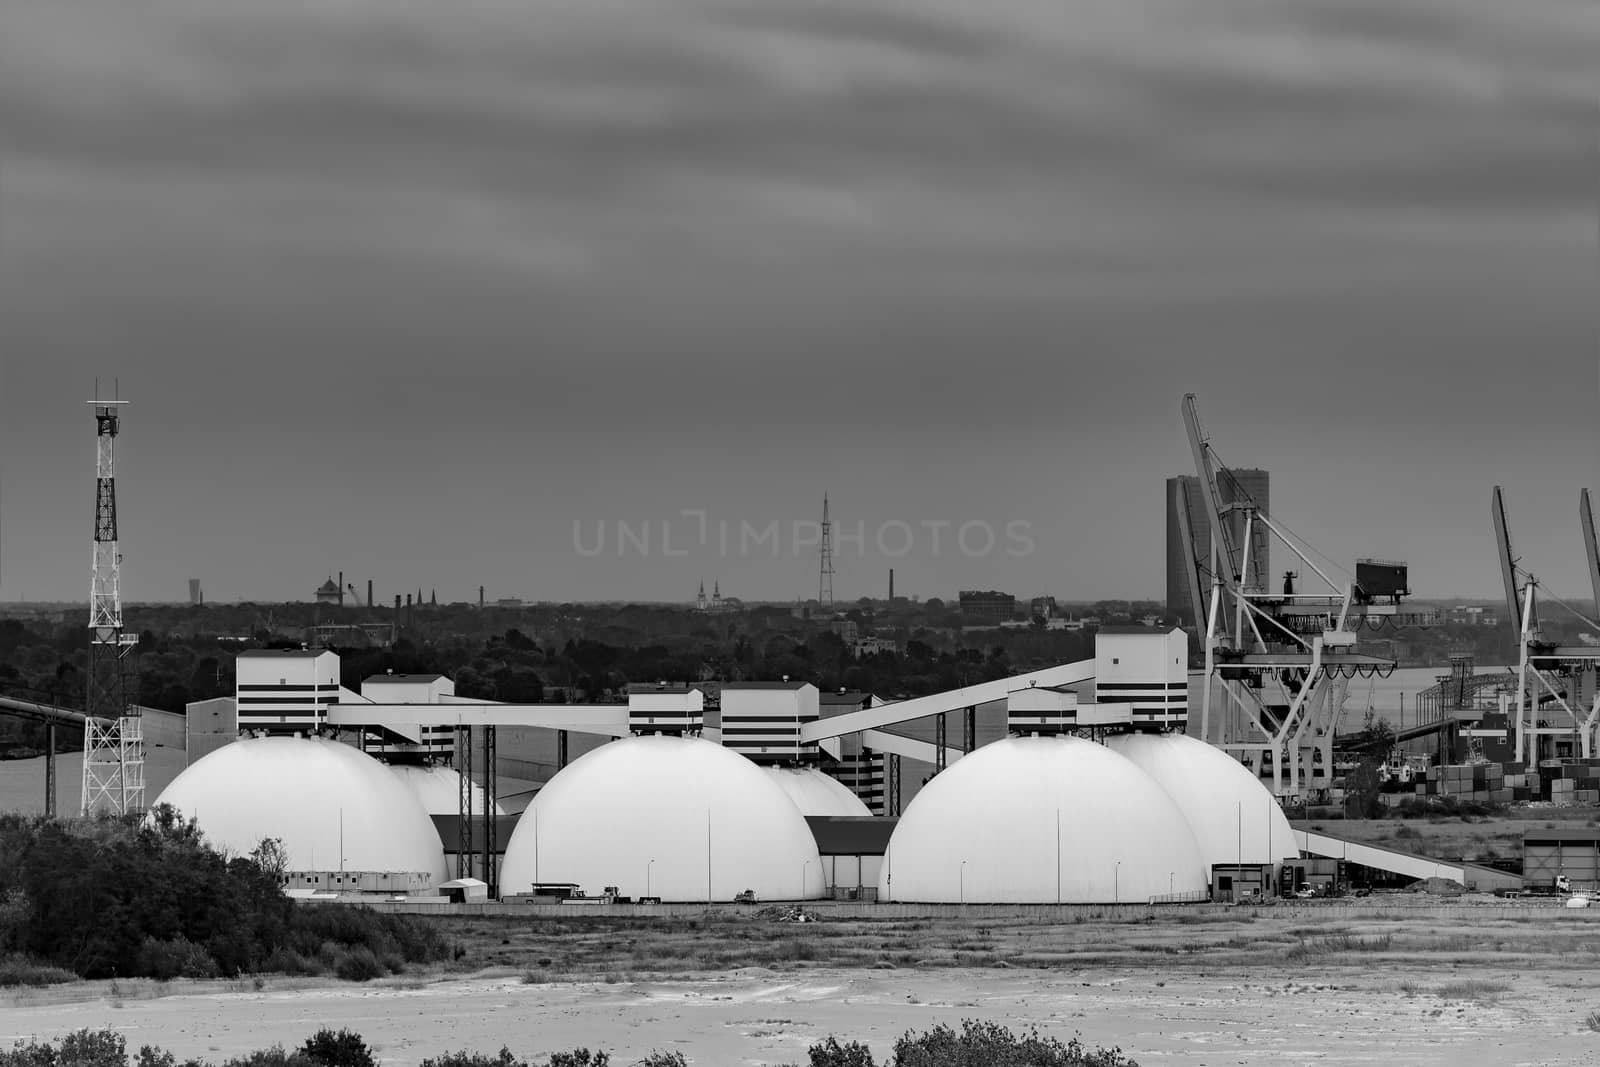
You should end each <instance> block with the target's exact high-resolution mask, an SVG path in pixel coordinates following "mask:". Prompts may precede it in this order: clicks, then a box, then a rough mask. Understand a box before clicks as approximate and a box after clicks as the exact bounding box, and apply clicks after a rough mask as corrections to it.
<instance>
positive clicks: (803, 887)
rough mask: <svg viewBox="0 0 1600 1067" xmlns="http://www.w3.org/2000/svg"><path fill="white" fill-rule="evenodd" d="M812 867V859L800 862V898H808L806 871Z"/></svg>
mask: <svg viewBox="0 0 1600 1067" xmlns="http://www.w3.org/2000/svg"><path fill="white" fill-rule="evenodd" d="M810 869H811V861H810V860H806V861H805V862H804V863H802V864H800V899H801V900H804V899H806V872H807V871H809V870H810Z"/></svg>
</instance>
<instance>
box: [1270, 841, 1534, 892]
mask: <svg viewBox="0 0 1600 1067" xmlns="http://www.w3.org/2000/svg"><path fill="white" fill-rule="evenodd" d="M1294 839H1295V845H1296V846H1297V847H1298V848H1299V849H1300V851H1301V853H1302V854H1304V855H1307V856H1322V857H1325V858H1328V859H1336V860H1344V861H1345V862H1346V863H1359V864H1360V865H1361V866H1363V867H1370V868H1372V869H1373V870H1376V871H1387V872H1388V873H1390V874H1398V875H1400V876H1402V877H1405V878H1416V879H1422V878H1448V879H1450V880H1451V881H1454V882H1460V883H1461V884H1462V885H1464V886H1466V887H1467V888H1468V889H1475V890H1478V891H1480V892H1484V893H1491V892H1493V891H1494V890H1496V889H1520V888H1522V877H1521V876H1520V875H1516V874H1512V873H1510V872H1509V871H1502V870H1497V869H1495V868H1493V867H1482V866H1479V865H1478V864H1475V863H1462V862H1460V861H1447V860H1435V859H1430V858H1428V857H1427V856H1419V855H1417V854H1416V853H1413V852H1402V851H1400V850H1399V849H1393V848H1384V847H1383V846H1381V845H1371V844H1365V843H1362V842H1360V841H1352V840H1350V839H1349V838H1346V837H1339V836H1338V835H1336V834H1328V833H1319V832H1317V831H1314V830H1295V831H1294Z"/></svg>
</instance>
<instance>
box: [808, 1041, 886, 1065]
mask: <svg viewBox="0 0 1600 1067" xmlns="http://www.w3.org/2000/svg"><path fill="white" fill-rule="evenodd" d="M810 1055H811V1067H876V1065H875V1064H874V1063H873V1062H872V1052H871V1050H870V1049H868V1048H867V1046H865V1045H863V1044H861V1043H860V1042H859V1041H852V1042H850V1043H849V1044H848V1045H841V1044H839V1040H838V1038H835V1037H834V1036H833V1035H831V1034H830V1035H828V1039H827V1040H826V1041H818V1042H817V1043H816V1044H815V1045H812V1046H811V1052H810Z"/></svg>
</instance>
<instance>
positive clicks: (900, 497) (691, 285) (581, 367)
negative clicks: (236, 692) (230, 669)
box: [0, 0, 1600, 600]
mask: <svg viewBox="0 0 1600 1067" xmlns="http://www.w3.org/2000/svg"><path fill="white" fill-rule="evenodd" d="M0 13H3V14H0V328H3V338H0V344H3V347H0V353H3V358H4V360H5V363H4V367H3V372H0V373H3V376H0V404H3V408H0V460H3V493H4V496H3V499H0V599H4V600H16V599H18V598H23V597H25V598H27V599H30V600H31V599H44V598H60V599H67V598H74V599H82V598H84V597H86V595H87V591H88V586H89V568H88V564H89V560H90V552H89V541H90V539H91V536H92V532H93V531H92V526H91V514H92V497H93V486H92V477H93V466H94V427H93V421H92V419H91V417H90V414H89V410H88V408H87V407H85V405H84V403H83V401H85V400H86V399H89V397H90V395H91V393H92V391H93V388H94V381H95V379H96V377H98V378H99V379H100V383H101V390H102V393H106V392H109V389H110V383H111V381H112V380H113V379H114V378H120V382H121V395H122V396H123V397H124V398H126V399H129V400H131V401H133V403H132V405H131V407H130V408H129V409H128V411H127V413H126V420H125V423H124V432H123V436H122V438H121V439H120V445H121V449H120V454H119V460H120V470H119V489H120V503H121V512H122V547H123V552H124V591H125V594H126V596H127V597H128V598H129V599H133V600H181V599H183V598H185V597H186V595H187V590H186V586H185V579H187V578H190V577H198V578H200V579H202V581H203V583H204V586H205V589H206V592H207V596H208V598H209V599H211V600H233V599H236V598H241V597H242V598H247V599H279V600H282V599H308V598H309V597H310V594H311V592H312V590H313V589H314V588H315V586H316V585H317V584H318V583H320V582H321V581H322V580H323V579H324V577H326V576H327V575H328V574H329V573H330V572H337V571H338V570H341V569H342V570H343V571H344V572H345V575H346V579H347V580H349V581H353V582H355V583H357V584H358V585H359V586H360V587H361V588H362V589H363V590H364V589H365V583H366V581H367V580H368V579H369V578H370V579H373V580H374V581H375V583H376V586H377V589H378V592H379V596H380V597H382V598H384V599H387V598H389V597H391V596H392V595H393V594H394V593H395V592H403V591H406V590H411V591H413V592H415V590H416V589H417V587H419V586H420V587H422V588H423V589H424V592H425V595H426V593H427V591H430V590H433V589H437V591H438V595H439V598H440V599H441V600H459V599H469V598H475V597H476V596H477V588H478V586H479V585H480V584H482V585H485V586H486V587H487V592H488V595H489V597H490V598H494V597H496V596H513V595H515V596H524V597H529V598H536V599H550V600H565V599H611V598H637V599H689V598H690V597H692V596H693V594H694V591H695V587H696V585H697V584H698V582H699V581H700V580H701V579H702V578H704V579H705V581H706V583H707V588H708V589H709V588H710V586H711V583H712V582H713V581H720V584H721V587H722V589H723V591H724V592H727V593H730V594H734V595H738V596H742V597H745V598H747V599H781V598H793V597H799V596H814V595H815V594H816V591H817V561H816V553H815V549H814V548H813V547H811V544H810V542H811V540H812V536H813V531H812V530H811V529H810V528H809V527H807V526H806V525H804V524H805V523H806V522H808V521H810V520H815V519H816V518H818V517H820V514H819V513H820V510H821V500H822V496H823V494H824V493H825V492H826V493H828V494H829V496H830V501H831V506H832V512H833V517H834V519H835V520H836V521H837V522H838V523H839V526H838V527H837V528H836V532H837V533H840V534H842V535H844V540H843V541H842V543H841V544H840V545H839V548H838V551H837V552H836V560H837V562H836V569H837V576H836V579H835V592H836V595H838V596H840V597H855V596H860V595H863V594H872V595H883V594H884V593H885V592H886V590H887V584H888V571H889V568H890V567H895V568H896V570H897V590H896V591H897V592H901V593H905V594H917V595H921V596H924V597H926V596H930V595H945V596H948V595H950V594H952V593H953V592H954V591H955V590H957V589H958V588H966V587H974V586H976V587H998V588H1002V589H1006V590H1010V591H1013V592H1016V593H1017V594H1019V595H1031V594H1036V593H1042V592H1050V593H1053V594H1056V595H1058V596H1065V597H1072V598H1099V597H1113V596H1116V597H1130V598H1132V597H1150V598H1161V597H1162V596H1163V595H1164V576H1163V573H1164V560H1163V545H1164V532H1163V525H1162V504H1163V490H1164V485H1163V482H1164V479H1165V478H1166V477H1167V476H1169V475H1172V474H1178V473H1186V472H1189V471H1191V470H1192V463H1191V459H1190V454H1189V450H1188V445H1187V441H1186V439H1185V436H1184V433H1183V425H1182V421H1181V418H1180V414H1179V405H1180V402H1181V400H1182V396H1183V394H1184V393H1185V392H1190V391H1192V392H1195V393H1197V394H1199V403H1200V412H1201V416H1202V419H1203V420H1204V423H1205V426H1206V429H1207V431H1208V432H1209V433H1210V434H1211V437H1212V440H1213V443H1214V444H1215V446H1216V448H1217V450H1218V452H1219V453H1220V454H1221V456H1222V458H1223V459H1224V461H1226V462H1228V463H1231V464H1234V465H1239V466H1262V467H1267V468H1269V469H1270V470H1271V472H1272V477H1273V498H1272V505H1273V510H1274V512H1275V513H1276V514H1277V515H1278V516H1279V517H1280V518H1281V519H1282V520H1284V521H1285V522H1287V523H1288V525H1289V526H1290V527H1291V528H1293V529H1294V530H1296V531H1297V532H1298V533H1299V534H1301V535H1302V536H1304V537H1306V538H1307V539H1309V540H1310V541H1311V543H1312V544H1314V545H1315V546H1316V547H1317V548H1318V549H1319V550H1320V551H1321V552H1323V553H1324V554H1326V555H1327V556H1328V557H1331V559H1333V560H1334V561H1337V562H1339V563H1342V564H1344V565H1346V566H1348V565H1349V564H1350V562H1351V560H1353V558H1355V557H1357V556H1383V557H1396V558H1403V559H1408V560H1409V561H1410V562H1411V564H1412V584H1413V586H1414V587H1415V588H1416V590H1417V591H1418V593H1419V594H1422V595H1428V594H1432V595H1441V596H1446V595H1480V596H1496V595H1498V593H1499V577H1498V571H1497V569H1496V562H1495V555H1494V541H1493V535H1492V529H1491V526H1490V519H1489V497H1490V490H1491V487H1492V486H1493V485H1495V484H1496V483H1500V484H1504V485H1505V486H1506V488H1507V491H1508V494H1509V499H1510V504H1511V507H1512V509H1513V512H1514V514H1513V520H1512V521H1513V536H1514V541H1515V544H1516V546H1517V549H1518V551H1519V553H1520V554H1521V555H1522V556H1523V557H1524V561H1525V563H1526V565H1527V566H1528V567H1529V568H1530V569H1531V570H1533V571H1534V572H1535V573H1537V574H1540V575H1542V576H1544V578H1545V579H1546V581H1547V583H1548V584H1549V585H1550V586H1551V588H1552V589H1554V590H1556V591H1558V592H1560V593H1562V594H1563V595H1573V596H1587V595H1588V582H1587V577H1586V571H1585V567H1584V563H1583V560H1584V556H1583V549H1582V542H1581V538H1580V536H1579V526H1578V515H1577V497H1578V490H1579V488H1580V487H1582V486H1584V485H1591V486H1595V487H1596V488H1597V489H1600V477H1597V474H1600V429H1597V417H1596V416H1597V412H1600V363H1597V360H1600V356H1597V345H1596V328H1597V327H1596V304H1597V301H1600V297H1597V294H1600V280H1597V276H1596V275H1597V234H1596V219H1597V206H1596V193H1597V190H1600V148H1597V141H1600V105H1597V100H1600V63H1597V61H1596V57H1597V56H1600V19H1597V18H1595V6H1594V2H1593V0H1524V2H1521V3H1515V4H1513V3H1507V2H1506V0H1204V2H1199V0H1191V2H1177V0H1168V2H1161V0H1147V2H1141V3H1137V4H1135V3H1129V2H1128V0H1093V2H1085V0H1070V2H1069V0H987V2H984V3H973V2H972V0H837V2H835V0H627V2H623V0H531V2H530V0H514V2H513V0H501V2H491V0H457V2H453V3H447V4H446V3H438V2H437V0H338V2H335V0H321V2H312V0H142V2H141V3H138V4H129V3H126V2H124V0H0ZM685 512H702V513H703V514H704V516H705V525H704V530H705V533H706V537H705V538H704V543H702V539H701V530H702V526H701V521H700V516H699V515H698V514H692V515H689V514H685ZM774 522H777V523H779V527H778V529H777V531H776V534H775V535H774V532H773V530H772V528H771V526H770V524H772V523H774ZM797 522H798V523H800V524H801V525H800V526H799V527H796V526H795V524H796V523H797ZM944 523H948V525H941V524H944ZM619 524H625V525H626V526H627V527H628V531H629V532H630V533H631V534H632V535H633V540H629V541H624V542H622V549H621V551H620V553H619V550H618V540H617V535H618V533H619V530H618V525H619ZM663 524H667V525H668V526H669V532H668V536H669V538H670V540H669V544H668V545H667V546H666V548H667V549H668V550H670V552H671V553H672V554H671V555H669V554H667V551H665V550H664V548H663V545H662V543H661V541H662V533H663ZM963 524H966V530H965V533H966V537H965V542H964V543H963V544H957V543H956V541H957V535H958V534H959V533H960V532H961V531H962V527H963ZM1007 524H1012V525H1011V526H1010V528H1009V529H1008V526H1007ZM647 528H648V538H649V542H648V550H646V549H645V548H644V547H642V544H643V542H642V539H641V534H642V533H644V531H645V530H646V529H647ZM722 530H726V531H727V533H726V535H725V536H726V542H725V545H726V547H724V542H723V540H722V538H723V536H724V535H723V534H722V533H721V531H722ZM747 531H748V532H747ZM858 532H859V533H860V534H861V535H862V536H861V538H860V540H859V541H857V540H854V539H853V538H854V536H855V534H857V533H858ZM752 534H753V535H754V536H753V537H752V536H751V535H752ZM908 534H909V536H908ZM991 534H992V535H993V537H992V542H991V538H990V535H991ZM935 535H939V536H940V538H941V540H940V543H939V544H938V547H937V550H935V548H934V544H933V537H934V536H935ZM602 536H603V537H605V539H606V540H605V541H604V542H601V541H599V540H598V539H599V538H601V537H602ZM601 544H603V545H604V550H603V551H598V552H597V551H596V548H597V547H598V546H599V545H601ZM774 549H776V555H774ZM902 550H904V551H902ZM1274 559H1275V563H1276V562H1279V561H1281V559H1282V554H1281V552H1275V554H1274Z"/></svg>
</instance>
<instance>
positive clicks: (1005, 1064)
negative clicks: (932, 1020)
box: [894, 1019, 1138, 1067]
mask: <svg viewBox="0 0 1600 1067" xmlns="http://www.w3.org/2000/svg"><path fill="white" fill-rule="evenodd" d="M894 1063H895V1065H896V1067H977V1065H979V1064H982V1065H983V1067H1138V1064H1136V1063H1135V1062H1134V1061H1132V1060H1129V1059H1127V1058H1126V1057H1124V1056H1123V1055H1122V1050H1121V1049H1102V1048H1097V1049H1093V1050H1089V1049H1085V1048H1084V1047H1083V1045H1082V1044H1081V1043H1080V1042H1079V1041H1078V1039H1077V1038H1076V1037H1074V1038H1073V1039H1072V1040H1071V1041H1070V1042H1069V1043H1067V1044H1062V1043H1061V1042H1060V1041H1058V1040H1057V1039H1055V1038H1053V1037H1040V1036H1039V1032H1038V1031H1037V1030H1029V1031H1028V1032H1027V1033H1026V1034H1023V1035H1021V1036H1018V1035H1016V1034H1013V1033H1012V1032H1011V1031H1010V1030H1008V1029H1006V1028H1005V1027H1004V1026H1001V1025H1000V1024H999V1023H992V1022H978V1021H977V1020H974V1019H967V1020H966V1021H964V1022H963V1023H962V1024H961V1033H959V1034H957V1033H956V1032H955V1031H953V1030H951V1029H950V1028H949V1027H948V1026H945V1025H943V1024H941V1025H939V1026H936V1027H934V1028H933V1029H932V1030H929V1031H928V1032H927V1033H925V1034H919V1035H913V1034H911V1033H910V1032H909V1031H908V1032H907V1033H906V1034H905V1036H904V1037H902V1038H901V1039H900V1040H899V1041H897V1042H895V1046H894Z"/></svg>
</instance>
